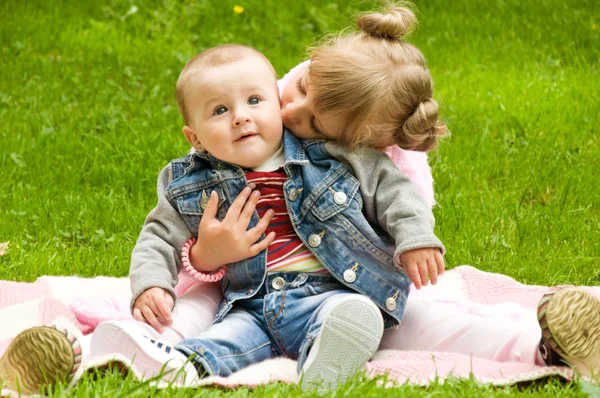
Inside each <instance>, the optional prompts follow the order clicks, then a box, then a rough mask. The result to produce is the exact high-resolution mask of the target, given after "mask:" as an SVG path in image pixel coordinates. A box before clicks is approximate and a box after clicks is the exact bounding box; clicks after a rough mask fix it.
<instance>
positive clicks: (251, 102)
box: [248, 97, 260, 105]
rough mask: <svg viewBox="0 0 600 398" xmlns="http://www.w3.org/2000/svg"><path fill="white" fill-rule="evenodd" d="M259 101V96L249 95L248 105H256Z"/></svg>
mask: <svg viewBox="0 0 600 398" xmlns="http://www.w3.org/2000/svg"><path fill="white" fill-rule="evenodd" d="M259 103H260V98H258V97H250V99H249V100H248V104H249V105H258V104H259Z"/></svg>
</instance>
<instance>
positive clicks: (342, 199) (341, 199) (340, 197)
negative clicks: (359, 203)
mask: <svg viewBox="0 0 600 398" xmlns="http://www.w3.org/2000/svg"><path fill="white" fill-rule="evenodd" d="M347 199H348V197H347V196H346V194H345V193H343V192H336V193H335V195H333V201H334V202H335V203H337V204H338V205H343V204H344V203H346V200H347Z"/></svg>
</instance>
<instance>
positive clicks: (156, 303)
mask: <svg viewBox="0 0 600 398" xmlns="http://www.w3.org/2000/svg"><path fill="white" fill-rule="evenodd" d="M173 304H174V302H173V297H172V296H171V294H170V293H169V292H168V291H166V290H165V289H163V288H161V287H151V288H150V289H148V290H146V291H144V293H142V294H140V295H139V296H138V298H137V299H136V300H135V303H133V318H134V319H135V320H137V321H140V322H145V323H147V324H149V325H150V326H152V327H153V328H154V329H156V331H157V332H159V333H162V332H163V325H170V324H172V323H173V320H172V319H171V311H172V310H173Z"/></svg>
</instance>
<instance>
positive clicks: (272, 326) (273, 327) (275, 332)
mask: <svg viewBox="0 0 600 398" xmlns="http://www.w3.org/2000/svg"><path fill="white" fill-rule="evenodd" d="M285 296H286V291H285V290H284V291H282V292H281V295H280V297H281V300H280V303H279V311H277V313H276V314H275V315H274V316H273V317H272V318H271V319H270V320H269V319H268V318H266V320H267V328H268V329H269V331H270V332H271V335H272V336H273V338H274V339H275V343H276V344H277V346H278V347H279V350H280V351H282V352H283V353H286V354H288V350H287V347H286V346H285V344H283V339H282V338H281V333H280V332H279V328H278V327H277V322H276V321H277V317H278V316H279V314H281V312H285Z"/></svg>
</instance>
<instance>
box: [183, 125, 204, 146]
mask: <svg viewBox="0 0 600 398" xmlns="http://www.w3.org/2000/svg"><path fill="white" fill-rule="evenodd" d="M183 135H185V139H186V140H187V142H189V143H190V145H191V146H193V147H194V149H196V150H197V151H201V150H202V144H201V143H200V140H199V139H198V137H196V134H194V132H193V131H192V129H191V127H190V126H183Z"/></svg>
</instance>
